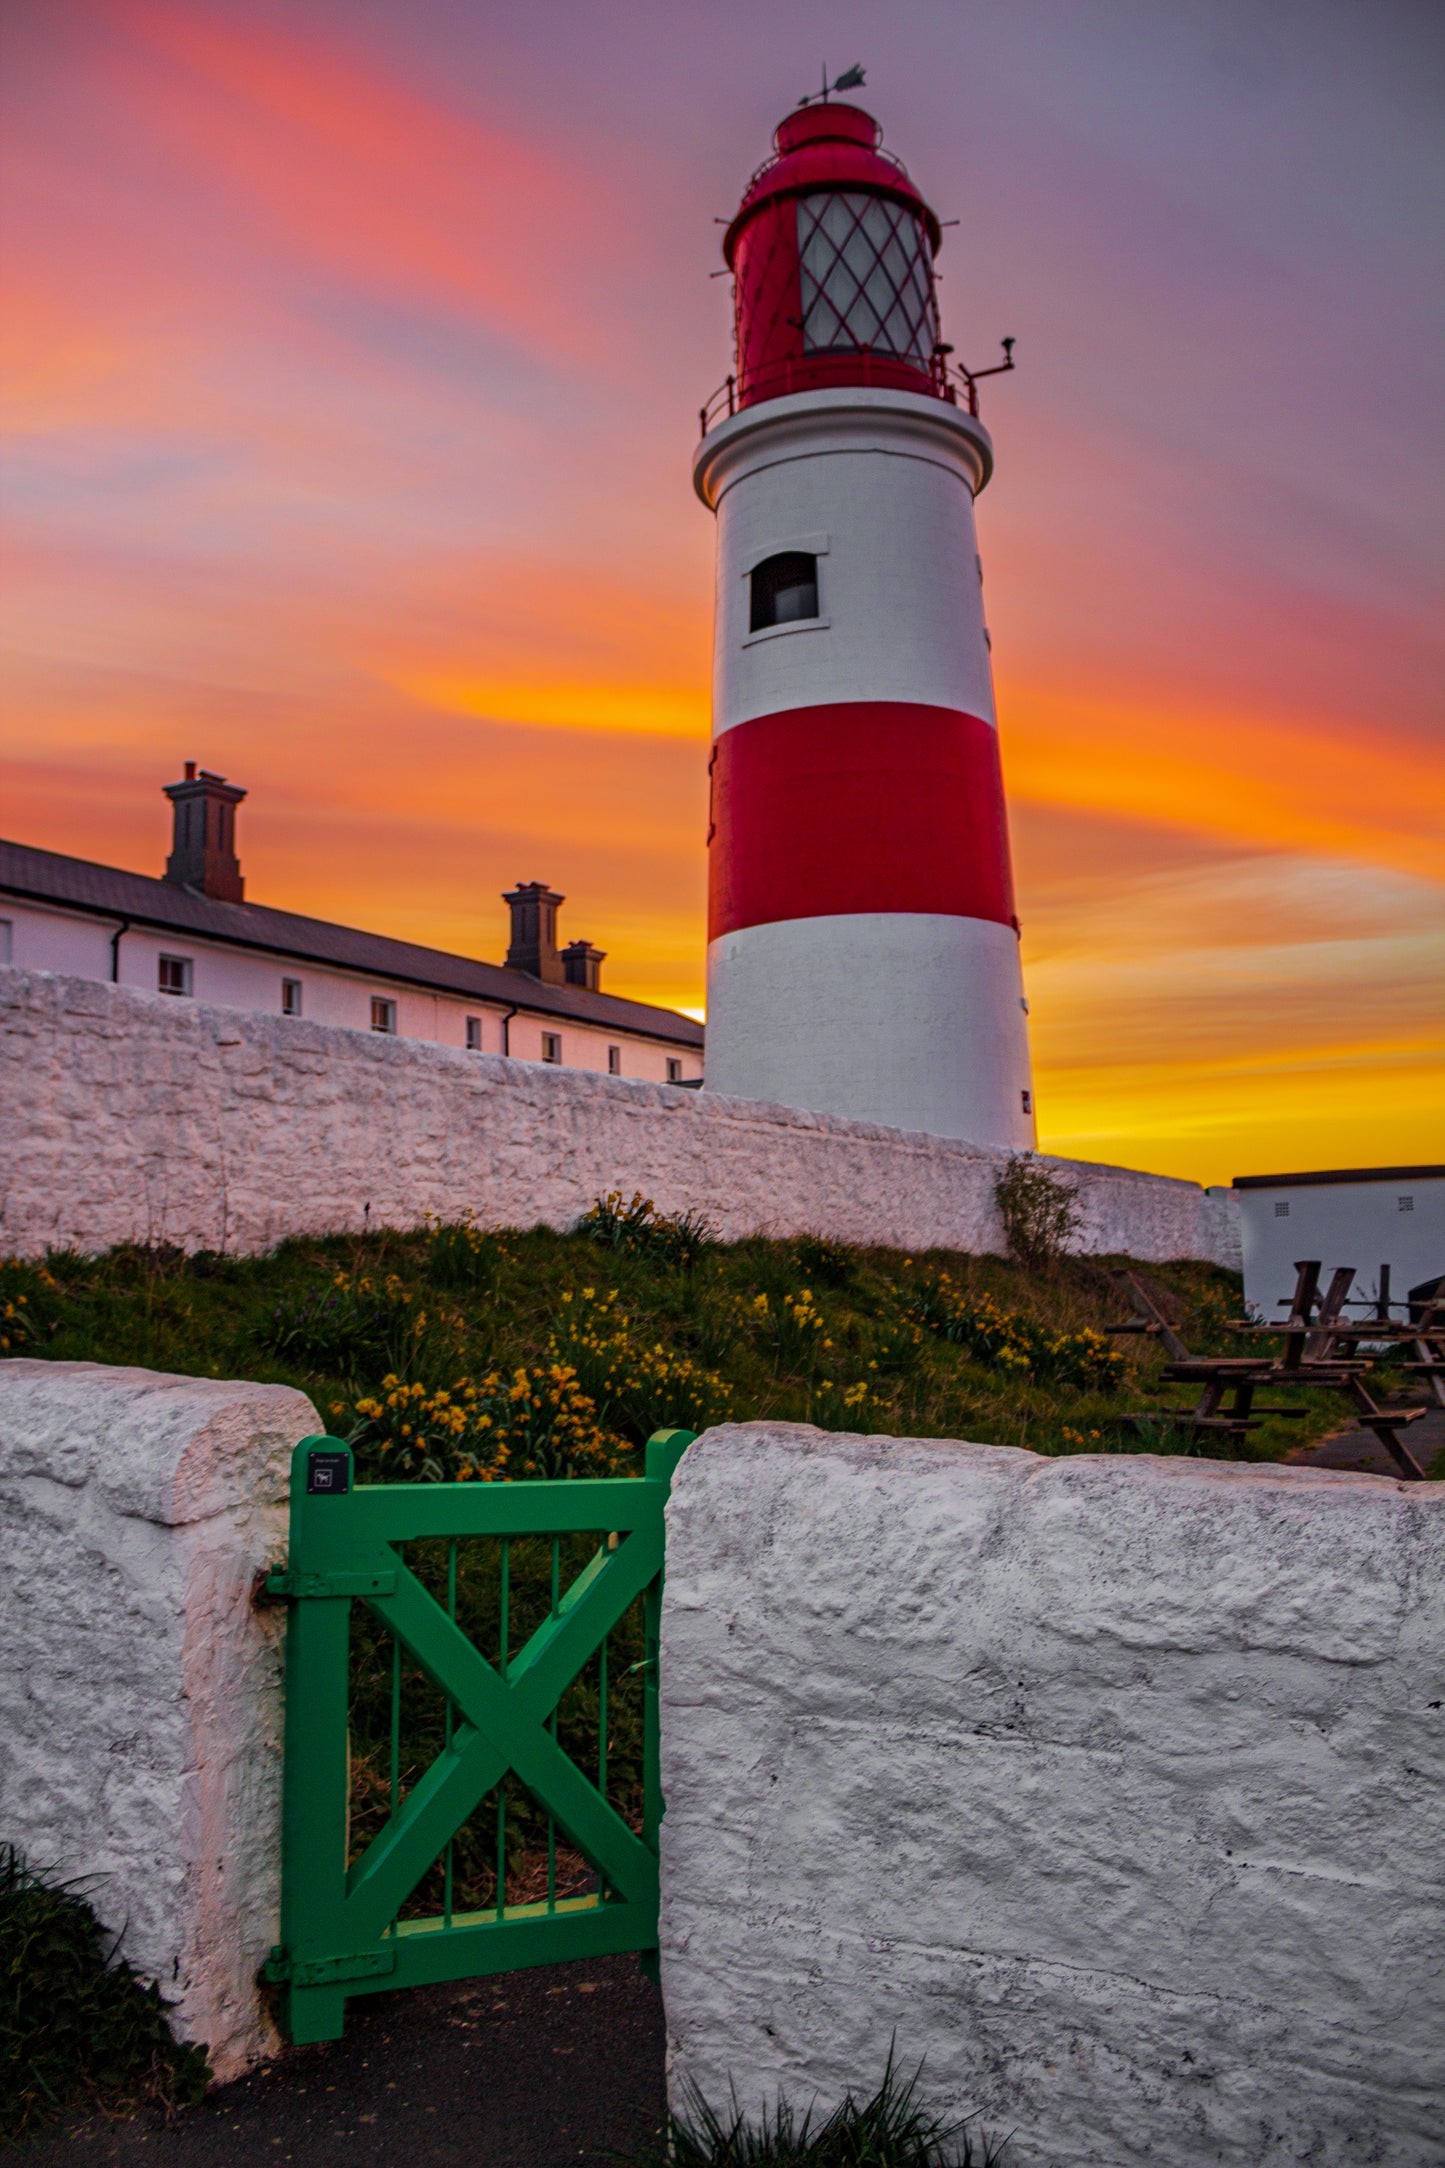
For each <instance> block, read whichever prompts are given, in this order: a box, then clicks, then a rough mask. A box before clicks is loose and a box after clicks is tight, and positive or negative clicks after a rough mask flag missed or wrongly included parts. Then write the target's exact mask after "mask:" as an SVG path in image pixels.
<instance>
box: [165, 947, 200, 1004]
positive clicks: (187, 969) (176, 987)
mask: <svg viewBox="0 0 1445 2168" xmlns="http://www.w3.org/2000/svg"><path fill="white" fill-rule="evenodd" d="M168 972H169V973H172V974H173V975H174V980H175V983H174V984H172V985H167V983H166V976H167V973H168ZM194 985H195V970H194V959H193V958H191V957H189V956H171V955H168V954H167V953H166V951H165V950H162V951H161V953H160V955H159V956H158V957H157V958H156V992H157V993H160V994H179V995H182V996H186V997H189V995H190V993H191V990H192V988H193V987H194Z"/></svg>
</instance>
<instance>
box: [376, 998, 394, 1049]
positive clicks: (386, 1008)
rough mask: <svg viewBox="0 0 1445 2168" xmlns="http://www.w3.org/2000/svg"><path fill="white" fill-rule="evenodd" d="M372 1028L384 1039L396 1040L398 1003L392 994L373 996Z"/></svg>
mask: <svg viewBox="0 0 1445 2168" xmlns="http://www.w3.org/2000/svg"><path fill="white" fill-rule="evenodd" d="M371 1028H372V1030H373V1031H378V1032H380V1033H381V1036H382V1037H383V1038H384V1039H394V1038H395V1037H396V1035H397V1031H396V1003H395V1001H393V999H392V998H391V996H390V994H373V995H372V997H371Z"/></svg>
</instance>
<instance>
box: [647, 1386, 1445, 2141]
mask: <svg viewBox="0 0 1445 2168" xmlns="http://www.w3.org/2000/svg"><path fill="white" fill-rule="evenodd" d="M661 1685H662V1710H663V1784H664V1790H665V1794H666V1798H667V1815H666V1819H665V1821H664V1824H663V1908H662V1953H663V1955H662V1966H663V1986H664V1992H665V1996H666V2002H667V2013H668V2025H669V2035H670V2069H671V2080H672V2084H673V2087H674V2093H675V2096H676V2097H678V2098H679V2099H680V2098H681V2092H682V2088H683V2086H684V2084H685V2082H686V2081H688V2080H691V2081H693V2082H695V2083H697V2084H699V2085H700V2086H701V2087H702V2088H703V2090H704V2091H705V2093H706V2094H707V2096H708V2097H709V2098H710V2099H712V2100H713V2101H714V2102H715V2103H717V2104H719V2105H723V2104H725V2103H726V2101H727V2098H728V2095H729V2090H730V2088H732V2087H735V2088H736V2090H737V2093H738V2096H739V2098H740V2099H741V2100H742V2101H743V2102H744V2104H745V2105H747V2106H749V2107H751V2108H752V2109H754V2110H756V2108H757V2107H758V2106H759V2104H760V2103H761V2102H762V2101H763V2100H765V2099H770V2098H775V2097H776V2096H777V2095H778V2094H779V2093H782V2094H785V2095H786V2096H788V2097H789V2098H791V2099H793V2100H794V2101H795V2102H796V2103H797V2104H798V2105H799V2106H802V2105H805V2104H806V2103H807V2102H808V2101H809V2100H811V2099H814V2098H817V2099H818V2100H820V2101H821V2102H822V2103H824V2104H832V2103H833V2102H835V2101H836V2100H838V2099H840V2098H841V2097H842V2095H843V2093H844V2092H845V2091H846V2090H847V2089H848V2088H850V2087H853V2088H855V2089H856V2088H867V2087H870V2086H871V2085H872V2084H873V2083H874V2082H876V2080H877V2078H878V2076H879V2075H880V2073H881V2071H882V2069H883V2066H884V2063H885V2061H886V2058H887V2055H888V2052H889V2046H890V2043H891V2042H894V2041H896V2045H897V2053H898V2057H899V2059H900V2061H901V2062H902V2063H903V2065H904V2066H905V2067H906V2068H908V2069H910V2070H911V2069H912V2068H913V2067H914V2066H916V2065H917V2064H918V2063H919V2062H920V2061H921V2062H922V2064H923V2091H924V2093H925V2095H926V2097H927V2098H928V2100H929V2102H930V2104H932V2105H935V2106H936V2107H938V2108H939V2109H941V2110H943V2111H944V2112H947V2113H951V2114H964V2113H968V2112H979V2113H981V2115H982V2116H983V2118H984V2120H985V2122H986V2123H987V2124H988V2125H989V2126H990V2127H991V2128H992V2129H993V2130H994V2131H995V2132H998V2133H1002V2132H1003V2131H1007V2130H1010V2129H1013V2130H1015V2131H1016V2133H1017V2136H1016V2138H1015V2141H1014V2148H1013V2157H1014V2158H1015V2159H1016V2161H1017V2162H1018V2164H1019V2168H1085V2164H1087V2168H1135V2164H1138V2168H1143V2164H1145V2163H1151V2164H1158V2163H1161V2162H1167V2163H1168V2164H1169V2168H1221V2164H1226V2163H1227V2164H1232V2168H1257V2164H1258V2163H1260V2162H1263V2161H1266V2160H1278V2161H1281V2162H1284V2161H1309V2162H1311V2163H1316V2164H1318V2168H1333V2164H1338V2168H1346V2164H1348V2168H1355V2164H1356V2163H1358V2162H1362V2161H1377V2162H1383V2163H1391V2164H1396V2168H1423V2164H1425V2163H1428V2162H1436V2161H1440V2160H1442V2159H1445V2143H1442V2139H1441V2132H1442V2131H1445V2038H1442V2033H1441V2028H1440V2024H1439V2014H1440V2010H1441V2007H1442V1985H1445V1869H1442V1865H1441V1861H1440V1857H1439V1847H1438V1844H1436V1843H1435V1841H1434V1838H1433V1836H1432V1835H1431V1831H1432V1830H1433V1827H1434V1821H1433V1814H1434V1806H1433V1805H1432V1802H1435V1803H1438V1800H1439V1797H1440V1788H1441V1784H1442V1780H1445V1486H1441V1485H1434V1484H1412V1483H1402V1482H1397V1481H1395V1480H1394V1479H1391V1478H1384V1477H1369V1476H1355V1475H1342V1474H1335V1473H1331V1472H1326V1471H1317V1470H1312V1469H1294V1468H1281V1467H1264V1466H1259V1467H1255V1466H1248V1465H1235V1464H1223V1463H1218V1462H1208V1461H1195V1460H1174V1459H1163V1458H1155V1457H1150V1456H1140V1457H1137V1458H1134V1457H1130V1458H1117V1459H1116V1458H1102V1457H1081V1458H1077V1459H1068V1460H1048V1459H1043V1458H1041V1457H1038V1456H1035V1455H1033V1454H1030V1453H1026V1452H1021V1451H1014V1450H1011V1449H1002V1448H996V1447H989V1446H980V1445H968V1444H951V1443H947V1442H941V1441H927V1440H904V1439H892V1438H888V1439H883V1438H858V1437H845V1436H840V1435H836V1434H829V1433H826V1432H820V1431H815V1430H811V1429H809V1428H807V1427H805V1426H801V1425H786V1424H773V1425H768V1424H736V1425H724V1426H721V1427H720V1428H718V1429H716V1430H713V1431H709V1432H708V1433H707V1434H706V1435H705V1436H704V1437H703V1438H702V1439H701V1440H700V1441H699V1442H698V1444H696V1445H695V1446H693V1447H692V1448H691V1449H690V1450H689V1452H688V1454H687V1455H686V1457H685V1459H684V1461H683V1463H682V1467H681V1469H680V1470H679V1473H678V1476H677V1479H676V1481H675V1483H674V1487H673V1495H672V1503H671V1506H670V1508H669V1519H668V1572H667V1590H666V1596H665V1602H664V1615H663V1639H662V1673H661Z"/></svg>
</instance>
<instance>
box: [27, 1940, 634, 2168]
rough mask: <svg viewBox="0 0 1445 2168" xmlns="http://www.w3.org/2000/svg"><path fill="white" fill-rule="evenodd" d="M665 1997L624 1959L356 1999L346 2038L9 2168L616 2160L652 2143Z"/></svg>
mask: <svg viewBox="0 0 1445 2168" xmlns="http://www.w3.org/2000/svg"><path fill="white" fill-rule="evenodd" d="M662 2057H663V2029H662V2000H661V1997H660V1996H659V1994H658V1992H657V1990H656V1988H655V1987H653V1986H652V1984H651V1982H650V1981H648V1980H645V1979H644V1978H643V1977H642V1974H641V1973H640V1971H639V1970H638V1966H637V1960H636V1959H635V1958H633V1957H612V1958H602V1959H600V1960H598V1961H597V1962H596V1963H595V1964H577V1965H556V1966H546V1967H538V1968H537V1970H535V1971H532V1972H512V1973H507V1974H505V1975H503V1976H502V1977H501V1978H499V1979H497V1980H496V1981H490V1980H468V1981H466V1982H464V1983H463V1984H461V1985H460V1986H458V1987H444V1988H418V1989H414V1990H413V1991H412V1992H410V1993H409V1994H403V1995H367V1996H362V1997H360V1998H359V1999H358V2000H357V2001H355V2002H353V2003H352V2004H351V2006H350V2008H349V2010H348V2012H347V2019H346V2038H345V2039H344V2040H338V2041H333V2042H332V2043H330V2044H329V2045H328V2046H325V2047H316V2048H304V2049H302V2050H301V2051H300V2052H299V2053H297V2054H295V2055H293V2056H289V2057H288V2058H287V2059H286V2060H285V2061H284V2062H280V2063H275V2064H272V2065H271V2066H270V2067H269V2068H268V2069H266V2070H262V2071H258V2072H255V2073H254V2074H253V2075H252V2076H251V2077H249V2078H242V2079H241V2080H240V2081H239V2082H238V2083H237V2084H235V2085H228V2086H225V2087H223V2088H222V2089H221V2090H220V2091H218V2092H215V2093H212V2094H211V2095H210V2097H209V2098H208V2099H207V2100H205V2101H203V2102H202V2104H201V2105H200V2106H199V2107H197V2108H188V2109H186V2110H185V2111H184V2112H183V2113H182V2114H181V2115H179V2116H177V2117H176V2119H175V2120H174V2122H172V2123H171V2124H170V2125H169V2127H167V2126H166V2125H164V2124H162V2123H158V2122H155V2121H152V2120H150V2119H143V2118H136V2119H134V2120H131V2121H126V2122H122V2123H108V2122H92V2123H88V2124H85V2125H83V2126H82V2127H81V2128H80V2129H79V2130H71V2131H66V2132H64V2133H63V2134H61V2135H58V2136H55V2137H49V2138H45V2139H42V2140H40V2141H38V2142H32V2143H31V2144H30V2145H27V2146H5V2147H0V2161H3V2163H4V2168H141V2164H143V2163H144V2164H145V2168H242V2164H244V2168H267V2164H269V2163H271V2162H276V2163H278V2164H282V2163H285V2162H288V2161H289V2162H294V2163H296V2164H297V2168H300V2164H302V2163H304V2164H305V2168H434V2164H437V2168H439V2164H441V2163H448V2164H451V2163H457V2164H459V2168H460V2164H462V2163H465V2164H466V2168H579V2164H596V2168H602V2164H603V2163H606V2164H607V2168H617V2162H616V2157H617V2154H618V2153H619V2152H623V2153H627V2154H630V2153H631V2152H633V2151H634V2150H636V2151H639V2152H640V2151H642V2150H644V2149H646V2148H650V2147H652V2146H657V2145H660V2143H661V2125H662V2116H663V2080H662Z"/></svg>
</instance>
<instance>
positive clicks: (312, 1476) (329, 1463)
mask: <svg viewBox="0 0 1445 2168" xmlns="http://www.w3.org/2000/svg"><path fill="white" fill-rule="evenodd" d="M350 1488H351V1455H350V1454H349V1453H308V1454H307V1456H306V1490H307V1494H308V1496H312V1497H314V1496H315V1495H316V1493H317V1492H318V1491H328V1492H331V1493H333V1494H340V1493H341V1492H342V1491H348V1490H350Z"/></svg>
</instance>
